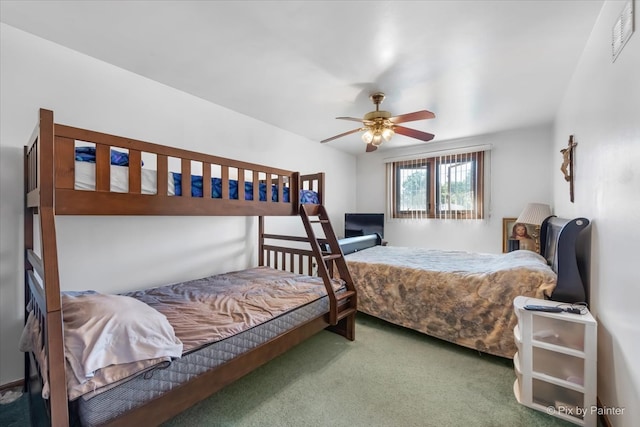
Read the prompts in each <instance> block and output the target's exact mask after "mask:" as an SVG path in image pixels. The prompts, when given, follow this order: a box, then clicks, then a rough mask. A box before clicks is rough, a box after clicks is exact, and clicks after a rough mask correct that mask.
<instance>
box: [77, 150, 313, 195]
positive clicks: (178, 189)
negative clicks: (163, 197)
mask: <svg viewBox="0 0 640 427" xmlns="http://www.w3.org/2000/svg"><path fill="white" fill-rule="evenodd" d="M140 173H141V175H140V178H141V193H142V194H157V188H158V184H157V171H155V170H154V169H149V168H144V167H143V168H142V169H141V171H140ZM74 176H75V183H74V188H75V189H76V190H86V191H94V190H95V186H96V185H95V182H96V165H95V163H93V162H90V161H84V160H76V162H75V174H74ZM110 178H111V181H110V190H111V191H112V192H115V193H128V192H129V167H128V166H121V165H116V164H111V173H110ZM202 187H203V186H202V176H199V175H191V196H192V197H203V191H202ZM244 187H245V191H244V199H245V200H253V182H250V181H245V182H244ZM167 195H168V196H180V195H182V174H181V173H178V172H169V174H168V175H167ZM221 197H222V179H220V178H211V198H214V199H219V198H221ZM259 197H260V200H261V201H266V200H267V184H266V183H264V182H262V183H260V188H259ZM229 198H230V199H238V181H237V180H231V179H230V180H229ZM283 198H284V202H288V201H289V187H288V186H285V187H284V189H283ZM271 201H273V202H277V201H278V186H277V185H275V184H274V185H271ZM300 203H310V204H319V203H320V201H319V197H318V193H317V192H316V191H313V190H306V189H301V190H300Z"/></svg>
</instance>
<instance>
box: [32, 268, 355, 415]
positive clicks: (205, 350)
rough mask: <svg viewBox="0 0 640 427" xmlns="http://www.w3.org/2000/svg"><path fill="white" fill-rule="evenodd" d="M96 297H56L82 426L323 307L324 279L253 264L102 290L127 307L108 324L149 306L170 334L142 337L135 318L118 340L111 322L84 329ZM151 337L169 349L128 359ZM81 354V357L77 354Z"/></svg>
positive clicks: (72, 396) (325, 301) (326, 306)
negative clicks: (110, 356)
mask: <svg viewBox="0 0 640 427" xmlns="http://www.w3.org/2000/svg"><path fill="white" fill-rule="evenodd" d="M333 287H334V289H335V290H336V291H337V292H338V293H339V292H341V291H342V289H344V284H343V283H342V282H340V281H334V284H333ZM102 297H103V295H102V294H97V293H95V292H82V293H74V292H71V293H64V294H63V299H62V301H63V317H64V325H65V358H66V361H67V382H68V392H69V400H70V405H71V407H72V408H73V411H72V416H73V417H74V418H77V419H75V420H74V421H75V422H74V423H75V424H80V425H83V426H94V425H100V424H103V423H105V422H106V421H108V420H110V419H112V418H114V417H116V416H118V415H120V414H123V413H125V412H127V411H129V410H131V409H133V408H136V407H138V406H140V405H142V404H143V403H145V402H147V401H150V400H152V399H154V398H156V397H158V396H160V395H162V394H164V393H166V392H168V391H170V390H172V389H174V388H176V387H178V386H180V385H181V384H184V383H186V382H187V381H189V380H191V379H193V378H195V377H196V376H198V375H200V374H202V373H204V372H206V371H208V370H211V369H213V368H215V367H218V366H220V365H222V364H224V363H225V362H228V361H230V360H231V359H233V358H234V357H236V356H238V355H241V354H243V353H246V352H247V351H249V350H251V349H254V348H256V347H258V346H259V345H261V344H263V343H265V342H267V341H269V340H271V339H273V338H275V337H277V336H278V335H280V334H282V333H284V332H286V331H289V330H291V329H295V328H296V327H298V326H300V325H303V324H304V323H306V322H307V321H309V320H312V319H315V318H317V317H318V316H321V315H323V314H325V313H327V312H328V310H329V300H328V298H327V296H326V289H325V286H324V283H323V282H322V279H320V278H318V277H311V276H305V275H298V274H294V273H289V272H285V271H281V270H276V269H273V268H270V267H256V268H252V269H248V270H242V271H237V272H231V273H226V274H220V275H215V276H211V277H208V278H204V279H199V280H193V281H189V282H184V283H179V284H174V285H169V286H162V287H158V288H151V289H146V290H143V291H136V292H129V293H125V294H122V295H119V296H113V295H111V296H106V295H104V297H107V298H106V299H105V302H107V303H109V302H112V301H113V300H112V298H114V297H122V298H126V299H125V304H123V305H122V307H121V310H118V311H126V312H127V313H119V312H118V316H122V317H120V318H118V319H115V322H114V319H110V320H106V321H105V322H106V323H105V324H108V325H107V326H106V328H107V329H109V328H112V327H114V325H113V323H116V324H117V325H115V327H117V328H123V326H122V323H123V321H122V319H125V321H129V320H131V319H137V320H136V322H146V321H145V320H143V319H142V318H147V317H149V316H145V313H144V312H142V310H141V309H144V310H146V309H148V310H151V311H153V312H154V313H160V314H161V317H163V318H164V320H165V321H167V325H170V326H168V328H169V329H172V332H173V333H174V334H175V337H174V338H175V339H172V338H169V339H165V340H164V341H163V340H162V338H164V337H161V336H159V335H160V334H158V333H156V332H157V331H151V330H149V338H143V337H141V336H136V335H135V334H134V333H133V332H132V331H136V333H137V334H139V333H140V329H139V325H137V326H136V327H126V328H125V329H126V331H125V332H123V331H122V329H119V330H118V331H119V332H118V333H119V334H120V335H122V333H125V334H127V337H126V339H125V340H124V341H126V343H123V342H122V341H123V340H122V339H119V340H115V339H113V336H114V335H115V334H114V331H113V330H108V331H107V332H104V330H101V331H100V333H99V334H96V333H95V331H92V330H91V331H88V329H87V328H89V329H95V328H96V326H95V325H96V324H98V325H99V324H100V322H101V321H100V320H94V319H92V318H91V315H92V314H91V311H92V310H90V309H89V308H88V307H90V306H91V303H89V304H87V301H100V300H101V299H102ZM131 300H135V303H136V304H140V306H141V307H139V308H138V309H137V311H136V312H135V313H132V311H133V310H134V309H133V308H132V307H135V305H132V304H129V303H126V301H131ZM142 303H144V304H142ZM103 308H105V307H103ZM105 309H107V310H108V308H105ZM151 316H153V313H152V314H151ZM100 317H102V318H104V317H105V316H104V315H101V316H100ZM83 325H89V326H83ZM76 326H78V327H77V329H74V328H75V327H76ZM98 327H99V328H100V329H102V328H103V326H98ZM145 327H146V326H145ZM136 328H138V329H136ZM157 329H162V327H158V328H157ZM79 341H84V342H85V343H90V346H92V347H93V348H92V349H91V351H93V352H94V353H93V355H92V356H91V355H89V353H90V351H89V350H88V349H87V347H89V344H85V345H83V346H82V347H83V348H84V350H83V351H78V347H81V346H80V345H78V343H79ZM116 341H117V342H116ZM149 341H153V343H154V344H157V343H158V342H162V343H164V344H165V345H164V346H163V348H162V350H163V351H164V350H170V351H169V352H168V353H167V352H164V353H157V352H156V353H154V354H151V353H149V349H148V348H143V351H144V352H146V354H148V356H150V357H153V358H150V359H148V360H142V361H135V362H133V363H125V362H131V357H130V355H131V353H132V352H134V351H140V346H143V347H144V345H145V344H148V342H149ZM32 342H37V338H36V339H33V341H32ZM132 342H133V343H134V344H135V346H133V345H132V344H131V343H132ZM177 343H179V344H180V350H181V355H180V354H178V355H177V356H175V357H167V355H171V354H172V353H171V352H175V348H176V345H175V344H177ZM116 346H117V348H116ZM134 347H135V348H134ZM105 349H109V351H105ZM32 351H33V350H32ZM154 351H156V349H154ZM35 353H36V356H37V353H38V352H35ZM79 353H82V354H79ZM106 353H115V354H117V357H119V358H120V359H119V362H118V364H112V363H111V362H110V361H108V360H102V359H100V358H101V357H102V355H104V354H106ZM127 358H128V359H127ZM81 359H82V361H84V362H85V364H84V365H82V364H80V363H79V362H78V361H79V360H81ZM96 359H100V360H97V361H96ZM120 362H123V363H120ZM40 364H41V366H42V362H40ZM89 365H91V366H89ZM45 366H46V365H45ZM79 366H80V367H81V368H79ZM99 366H103V367H100V368H99ZM94 368H98V369H95V371H94V370H93V369H94ZM83 375H85V376H84V377H83ZM45 397H46V396H45Z"/></svg>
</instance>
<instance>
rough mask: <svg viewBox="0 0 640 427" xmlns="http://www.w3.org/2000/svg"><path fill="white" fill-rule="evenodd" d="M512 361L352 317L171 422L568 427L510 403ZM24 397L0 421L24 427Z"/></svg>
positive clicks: (195, 425) (3, 409)
mask: <svg viewBox="0 0 640 427" xmlns="http://www.w3.org/2000/svg"><path fill="white" fill-rule="evenodd" d="M514 379H515V374H514V372H513V364H512V361H511V360H508V359H503V358H499V357H493V356H488V355H486V354H480V353H478V352H477V351H474V350H470V349H465V348H462V347H459V346H456V345H453V344H450V343H447V342H444V341H441V340H438V339H434V338H431V337H428V336H426V335H423V334H420V333H417V332H414V331H410V330H408V329H405V328H400V327H396V326H394V325H391V324H389V323H386V322H383V321H381V320H378V319H375V318H373V317H369V316H366V315H363V314H360V313H359V314H358V317H357V327H356V341H354V342H351V341H348V340H346V339H344V338H342V337H340V336H339V335H336V334H333V333H331V332H326V331H323V332H321V333H319V334H318V335H316V336H314V337H313V338H311V339H309V340H307V341H305V342H304V343H302V344H300V345H299V346H297V347H295V348H294V349H292V350H290V351H288V352H287V353H285V354H284V355H282V356H280V357H278V358H276V359H275V360H273V361H271V362H269V363H268V364H266V365H264V366H263V367H261V368H259V369H258V370H256V371H254V372H252V373H250V374H249V375H247V376H245V377H244V378H242V379H240V380H239V381H237V382H235V383H233V384H231V385H230V386H228V387H226V388H225V389H223V390H221V391H220V392H218V393H217V394H215V395H213V396H211V397H210V398H209V399H206V400H204V401H203V402H201V403H200V404H198V405H196V406H194V407H192V408H191V409H189V410H187V411H185V412H183V413H182V414H180V415H178V416H176V417H175V418H173V419H172V420H170V421H169V422H167V423H165V424H164V426H165V427H171V426H190V427H199V426H207V427H209V426H211V427H213V426H229V427H231V426H233V427H249V426H260V427H276V426H277V427H284V426H295V427H315V426H319V427H324V426H331V427H339V426H349V427H360V426H362V427H412V426H416V427H430V426H487V427H499V426H505V427H516V426H526V427H529V426H531V427H536V426H539V427H543V426H545V427H546V426H549V427H551V426H565V427H569V426H573V424H570V423H568V422H566V421H562V420H559V419H557V418H554V417H551V416H549V415H546V414H544V413H541V412H538V411H535V410H533V409H530V408H527V407H524V406H522V405H519V404H518V403H517V402H516V400H515V398H514V397H513V391H512V390H513V381H514ZM28 425H29V423H28V418H27V403H26V396H23V397H22V398H20V399H19V400H18V401H16V402H14V403H11V404H9V405H1V406H0V426H12V427H13V426H28Z"/></svg>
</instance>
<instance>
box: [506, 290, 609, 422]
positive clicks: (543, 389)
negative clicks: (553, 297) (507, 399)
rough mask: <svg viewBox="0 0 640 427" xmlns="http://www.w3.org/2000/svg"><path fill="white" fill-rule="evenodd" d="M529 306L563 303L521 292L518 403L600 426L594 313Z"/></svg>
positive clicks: (516, 333) (517, 335)
mask: <svg viewBox="0 0 640 427" xmlns="http://www.w3.org/2000/svg"><path fill="white" fill-rule="evenodd" d="M525 305H545V306H551V307H555V306H558V305H561V306H563V307H569V304H562V303H559V302H556V301H548V300H541V299H537V298H530V297H523V296H519V297H516V298H515V299H514V301H513V306H514V310H515V313H516V315H517V317H518V324H517V325H516V327H515V328H514V331H513V333H514V338H515V341H516V345H517V347H518V351H517V352H516V354H515V356H514V358H513V364H514V368H515V371H516V380H515V382H514V384H513V392H514V394H515V396H516V399H517V400H518V402H519V403H521V404H523V405H525V406H528V407H530V408H533V409H537V410H539V411H542V412H544V413H546V414H549V415H553V416H555V417H558V418H562V419H564V420H567V421H570V422H572V423H574V424H577V425H581V426H587V427H595V426H596V424H597V406H596V405H597V402H596V393H597V387H596V369H597V365H596V362H597V359H596V344H597V343H596V340H597V329H596V326H597V323H596V320H595V319H594V318H593V316H592V315H591V313H589V312H588V311H586V309H585V311H586V313H585V314H572V313H566V312H561V313H549V312H543V311H532V310H525V308H524V306H525Z"/></svg>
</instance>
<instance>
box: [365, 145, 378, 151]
mask: <svg viewBox="0 0 640 427" xmlns="http://www.w3.org/2000/svg"><path fill="white" fill-rule="evenodd" d="M377 149H378V146H377V145H373V144H372V143H368V144H367V153H370V152H372V151H376V150H377Z"/></svg>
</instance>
